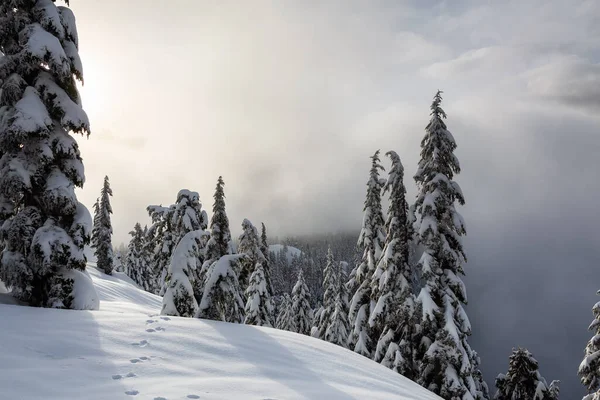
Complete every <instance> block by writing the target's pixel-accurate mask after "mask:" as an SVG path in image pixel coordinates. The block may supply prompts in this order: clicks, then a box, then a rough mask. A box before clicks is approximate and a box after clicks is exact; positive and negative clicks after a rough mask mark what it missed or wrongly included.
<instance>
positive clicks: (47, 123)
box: [13, 86, 52, 133]
mask: <svg viewBox="0 0 600 400" xmlns="http://www.w3.org/2000/svg"><path fill="white" fill-rule="evenodd" d="M15 110H16V115H15V121H14V122H13V126H15V127H17V128H18V129H19V130H21V131H22V132H25V133H34V132H46V131H48V129H49V128H50V127H51V126H52V119H51V118H50V115H49V114H48V110H46V106H45V105H44V103H42V100H41V99H40V96H39V93H38V92H37V90H35V89H34V88H33V87H31V86H28V87H27V88H26V89H25V92H24V93H23V97H22V98H21V100H19V101H18V102H17V104H15Z"/></svg>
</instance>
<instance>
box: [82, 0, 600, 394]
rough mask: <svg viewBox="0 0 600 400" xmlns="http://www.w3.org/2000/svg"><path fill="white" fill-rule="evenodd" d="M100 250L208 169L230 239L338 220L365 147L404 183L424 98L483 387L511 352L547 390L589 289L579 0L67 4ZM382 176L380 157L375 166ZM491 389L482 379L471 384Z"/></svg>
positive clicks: (590, 117) (579, 390)
mask: <svg viewBox="0 0 600 400" xmlns="http://www.w3.org/2000/svg"><path fill="white" fill-rule="evenodd" d="M71 3H72V4H71V5H72V8H73V10H74V12H75V14H76V16H77V20H78V28H79V35H80V54H81V57H82V60H83V63H84V74H85V84H84V86H83V88H82V90H81V92H82V96H83V104H84V108H85V110H86V111H87V113H88V115H89V117H90V120H91V124H92V135H91V136H90V137H89V139H81V140H80V148H81V152H82V156H83V158H84V162H85V166H86V177H87V181H86V185H85V188H84V189H83V190H82V191H80V192H79V194H78V195H79V198H80V200H81V201H83V202H84V203H85V204H86V205H87V206H88V207H90V208H91V206H92V204H93V202H94V200H95V198H96V197H97V196H98V193H99V190H100V188H101V185H102V179H103V177H104V175H108V176H109V177H110V181H111V185H112V187H113V191H114V197H113V199H112V204H113V209H114V215H113V225H114V242H115V243H120V242H126V241H127V240H128V232H129V230H131V228H132V227H133V225H134V224H135V223H136V222H138V221H139V222H142V223H147V222H148V218H147V213H146V206H147V205H149V204H163V205H166V204H171V203H172V202H174V201H175V197H176V194H177V192H178V190H179V189H182V188H186V189H191V190H195V191H198V192H199V193H200V198H201V200H202V202H203V204H204V207H205V208H207V209H208V210H210V208H211V206H212V195H213V192H214V187H215V184H216V181H217V178H218V176H219V175H222V176H223V178H224V180H225V183H226V186H225V191H226V196H227V207H228V214H229V218H230V221H231V224H232V227H233V230H234V234H235V233H236V232H239V230H240V229H239V225H240V224H241V221H242V220H243V218H249V219H250V220H252V221H253V222H255V224H258V223H260V222H264V223H265V224H266V225H267V227H268V229H269V232H270V233H271V234H273V235H285V234H305V233H315V232H336V231H341V230H357V229H359V227H360V223H361V219H362V215H361V212H362V203H363V200H364V194H365V189H366V187H365V184H366V181H367V178H368V171H369V167H370V160H369V156H370V155H371V154H372V153H373V152H374V151H375V150H377V149H381V150H382V151H383V152H385V151H387V150H395V151H396V152H398V154H399V155H400V156H401V157H402V161H403V164H404V166H405V169H406V184H407V186H408V195H409V198H411V199H412V198H414V195H415V187H414V182H413V181H412V178H411V177H412V175H413V174H414V173H415V171H416V165H417V163H418V160H419V145H420V141H421V138H422V137H423V134H424V127H425V125H426V124H427V122H428V118H429V105H430V103H431V99H432V97H433V95H434V94H435V92H436V91H437V90H438V89H440V90H443V91H444V103H443V107H444V109H445V110H446V112H447V114H448V120H447V125H448V128H449V130H450V131H451V132H452V133H453V135H454V137H455V138H456V141H457V143H458V149H457V151H456V155H457V157H458V158H459V160H460V161H461V166H462V173H461V174H460V175H458V176H457V177H456V180H457V182H458V183H459V184H460V185H461V187H462V189H463V192H464V194H465V198H466V202H467V204H466V205H465V206H464V207H461V208H460V211H461V212H462V214H463V216H464V217H465V220H466V222H467V229H468V236H467V238H466V240H465V244H466V251H467V256H468V258H469V263H468V265H467V267H466V272H467V276H466V278H465V281H466V283H467V285H468V286H467V288H468V290H469V300H470V302H469V305H468V312H469V315H470V318H471V320H472V324H473V331H474V333H473V337H472V340H471V344H472V346H473V348H475V349H476V350H478V352H479V353H480V355H481V357H482V367H483V372H484V375H485V377H486V380H487V381H488V382H490V383H492V384H493V379H494V377H495V376H496V375H497V374H498V373H501V372H506V369H507V366H508V356H509V354H510V351H511V349H512V348H513V347H516V346H524V347H527V348H529V350H530V351H531V352H532V353H533V354H534V356H536V358H537V359H538V360H539V362H540V368H541V373H542V375H544V376H545V377H546V379H548V380H549V381H550V380H552V379H560V380H561V381H562V385H561V387H562V392H561V397H562V398H567V399H575V398H578V397H580V396H581V395H582V394H583V393H584V388H583V386H581V384H580V383H579V381H578V378H577V375H576V373H577V367H578V365H579V362H580V361H581V359H582V356H583V350H584V347H585V344H586V342H587V340H588V339H589V337H590V334H589V333H588V332H587V330H586V329H587V326H588V324H589V322H590V321H591V319H592V313H591V307H592V306H593V304H594V303H595V302H596V301H597V299H596V296H595V292H596V290H597V289H599V288H600V273H599V271H600V252H599V250H598V249H599V248H600V245H599V243H600V234H599V233H598V226H600V213H598V211H597V210H598V195H599V194H600V180H599V179H598V171H600V158H599V157H598V154H600V25H599V24H598V23H597V20H598V18H599V17H600V2H598V1H597V0H586V1H580V0H564V1H562V0H556V1H541V0H539V1H537V0H523V1H475V0H458V1H436V0H424V1H417V0H414V1H383V0H381V1H372V2H366V1H354V0H346V1H341V0H340V1H336V0H326V1H319V2H317V1H304V2H298V1H291V0H290V1H285V0H281V1H266V0H265V1H262V0H257V1H252V2H250V1H247V2H242V1H235V2H234V1H198V0H172V1H170V2H168V6H167V5H166V4H167V3H166V2H147V1H142V0H129V1H126V2H123V1H116V0H104V1H102V2H99V1H72V2H71ZM384 162H385V165H386V166H389V162H388V160H384ZM492 392H494V390H492Z"/></svg>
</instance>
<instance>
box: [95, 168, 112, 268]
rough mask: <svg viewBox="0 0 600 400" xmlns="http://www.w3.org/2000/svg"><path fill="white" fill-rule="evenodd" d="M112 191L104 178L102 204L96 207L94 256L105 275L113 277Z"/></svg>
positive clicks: (101, 193)
mask: <svg viewBox="0 0 600 400" xmlns="http://www.w3.org/2000/svg"><path fill="white" fill-rule="evenodd" d="M112 195H113V193H112V189H111V188H110V182H109V181H108V176H105V177H104V185H103V186H102V191H101V192H100V203H96V204H97V205H98V206H97V207H96V205H94V228H93V229H92V243H93V244H94V246H95V251H94V254H95V255H96V258H97V260H98V261H97V264H96V265H97V266H98V268H99V269H100V270H102V271H104V273H105V274H108V275H111V274H112V271H113V247H112V240H111V236H112V233H113V231H112V224H111V221H110V214H112V207H111V205H110V196H112Z"/></svg>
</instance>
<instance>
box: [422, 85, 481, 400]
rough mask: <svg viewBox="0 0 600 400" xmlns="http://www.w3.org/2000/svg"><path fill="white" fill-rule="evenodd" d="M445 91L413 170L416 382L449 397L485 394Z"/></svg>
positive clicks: (437, 97) (437, 101) (436, 104)
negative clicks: (470, 310) (469, 306)
mask: <svg viewBox="0 0 600 400" xmlns="http://www.w3.org/2000/svg"><path fill="white" fill-rule="evenodd" d="M441 102H442V96H441V92H439V91H438V92H437V94H436V95H435V97H434V100H433V103H432V105H431V119H430V121H429V124H428V125H427V127H426V128H425V132H426V133H425V137H424V138H423V140H422V142H421V160H420V161H419V167H418V170H417V173H416V175H415V177H414V178H415V181H416V183H417V188H418V195H417V200H416V203H415V210H416V222H415V231H416V233H417V236H418V240H419V244H420V245H421V246H422V247H423V249H424V251H423V254H422V255H421V257H420V260H419V263H418V268H419V270H420V273H421V280H422V288H421V289H420V293H419V295H418V302H419V307H420V311H421V315H420V318H419V319H420V321H419V326H420V329H421V331H420V332H419V341H418V343H417V345H418V347H417V351H416V361H417V363H418V365H419V371H418V374H417V376H418V377H419V378H418V382H419V383H420V384H421V385H423V386H424V387H425V388H427V389H429V390H431V391H432V392H434V393H436V394H438V395H440V396H441V397H443V398H445V399H454V398H460V399H463V400H468V399H473V398H475V399H478V398H485V395H484V393H483V391H482V390H481V388H482V387H484V386H485V383H484V382H483V381H480V377H481V374H480V373H478V371H476V370H475V365H476V364H477V362H476V353H475V352H474V351H472V350H471V348H470V346H469V344H468V342H467V337H468V336H469V335H470V334H471V325H470V323H469V319H468V317H467V314H466V312H465V310H464V308H463V304H466V302H467V293H466V288H465V285H464V283H463V282H462V280H461V278H460V275H463V274H464V270H463V264H464V263H465V262H466V256H465V253H464V250H463V246H462V240H461V236H463V235H465V234H466V229H465V224H464V221H463V218H462V216H461V215H460V214H459V213H458V211H456V208H455V202H458V203H459V204H464V203H465V200H464V197H463V194H462V192H461V190H460V187H459V186H458V184H457V183H456V182H454V181H453V180H452V179H453V177H454V174H455V173H459V172H460V166H459V162H458V159H457V158H456V156H455V155H454V154H453V152H454V150H455V149H456V142H455V141H454V137H453V136H452V134H451V133H450V132H449V131H448V129H447V128H446V124H445V123H444V119H445V118H446V113H445V112H444V110H443V109H442V108H441Z"/></svg>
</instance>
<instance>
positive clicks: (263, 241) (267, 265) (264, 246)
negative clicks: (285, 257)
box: [259, 222, 273, 296]
mask: <svg viewBox="0 0 600 400" xmlns="http://www.w3.org/2000/svg"><path fill="white" fill-rule="evenodd" d="M261 225H262V229H261V233H260V246H259V247H260V251H261V253H262V254H263V256H264V257H265V261H264V262H263V264H264V269H265V279H266V280H267V290H268V291H269V295H271V296H273V280H272V273H271V252H270V251H269V244H268V241H267V228H266V227H265V224H264V222H263V223H261Z"/></svg>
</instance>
